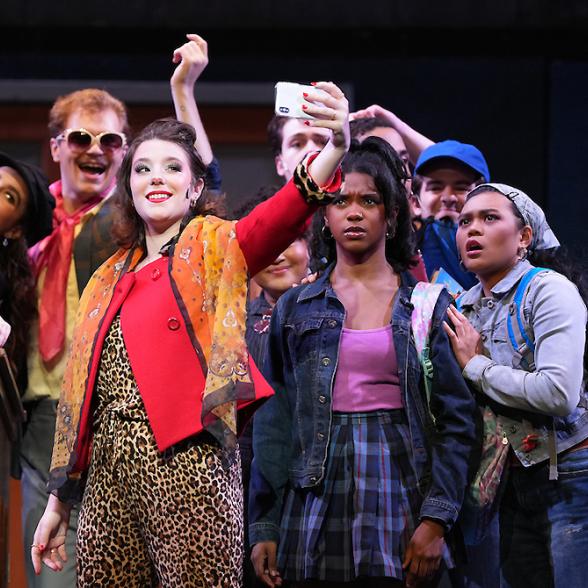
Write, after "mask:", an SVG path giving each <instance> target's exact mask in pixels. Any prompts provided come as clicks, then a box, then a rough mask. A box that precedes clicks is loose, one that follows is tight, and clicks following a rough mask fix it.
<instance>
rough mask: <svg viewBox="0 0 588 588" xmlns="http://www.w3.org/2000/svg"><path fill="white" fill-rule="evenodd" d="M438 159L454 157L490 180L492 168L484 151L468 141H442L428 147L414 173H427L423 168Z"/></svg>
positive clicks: (419, 159) (486, 180)
mask: <svg viewBox="0 0 588 588" xmlns="http://www.w3.org/2000/svg"><path fill="white" fill-rule="evenodd" d="M436 159H454V160H455V161H459V162H460V163H463V164H464V165H465V166H467V167H469V168H471V169H472V170H473V171H474V172H475V173H476V174H477V175H480V176H482V178H483V179H484V181H485V182H489V181H490V170H489V169H488V164H487V163H486V160H485V159H484V156H483V155H482V152H481V151H480V150H479V149H478V148H477V147H474V146H473V145H469V144H468V143H460V142H459V141H453V140H451V139H450V140H448V141H441V142H440V143H435V144H434V145H431V146H430V147H427V149H425V150H424V151H423V152H422V153H421V154H420V156H419V158H418V160H417V163H416V166H415V168H414V173H415V174H419V175H426V174H423V173H422V170H423V168H426V167H428V166H429V164H430V163H431V162H433V161H435V160H436Z"/></svg>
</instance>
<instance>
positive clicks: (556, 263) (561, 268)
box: [466, 186, 588, 379]
mask: <svg viewBox="0 0 588 588" xmlns="http://www.w3.org/2000/svg"><path fill="white" fill-rule="evenodd" d="M483 192H496V193H497V194H501V195H502V196H504V194H502V192H501V191H500V190H497V189H496V188H493V187H492V186H480V187H479V188H474V189H473V190H472V191H471V192H470V193H469V194H468V196H467V198H466V202H467V201H468V200H470V199H471V198H473V197H474V196H477V195H478V194H482V193H483ZM504 197H505V198H506V196H504ZM509 202H510V206H511V210H512V212H513V214H514V216H515V218H516V219H517V225H518V228H519V229H522V228H523V227H524V226H526V224H527V223H526V222H525V219H524V218H523V215H522V214H521V213H520V211H519V209H518V208H517V207H516V206H515V203H514V202H513V201H512V200H509ZM527 259H528V261H529V262H530V263H531V264H532V265H534V266H535V267H544V268H547V269H551V270H553V271H555V272H557V273H558V274H561V275H562V276H564V277H566V278H567V279H568V280H570V282H572V283H573V284H575V285H576V287H577V288H578V292H579V293H580V296H581V298H582V300H583V301H584V304H585V305H586V306H588V270H587V268H586V264H585V262H581V261H580V260H578V259H576V258H575V257H573V256H572V255H571V254H570V252H569V251H568V249H567V247H565V246H564V245H562V246H560V247H555V248H552V249H535V250H530V251H529V254H528V256H527ZM586 333H587V337H586V343H585V346H584V378H585V379H586V377H587V376H588V327H587V330H586Z"/></svg>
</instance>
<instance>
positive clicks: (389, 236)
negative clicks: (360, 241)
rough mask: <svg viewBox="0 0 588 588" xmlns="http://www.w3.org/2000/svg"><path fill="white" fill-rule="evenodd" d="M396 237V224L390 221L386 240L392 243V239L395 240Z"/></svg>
mask: <svg viewBox="0 0 588 588" xmlns="http://www.w3.org/2000/svg"><path fill="white" fill-rule="evenodd" d="M395 235H396V223H395V222H394V223H393V222H391V221H389V222H388V230H387V231H386V240H387V241H390V239H394V237H395Z"/></svg>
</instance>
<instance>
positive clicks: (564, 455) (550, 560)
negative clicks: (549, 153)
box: [445, 184, 588, 588]
mask: <svg viewBox="0 0 588 588" xmlns="http://www.w3.org/2000/svg"><path fill="white" fill-rule="evenodd" d="M458 222H459V228H458V230H457V246H458V250H459V253H460V255H461V258H462V260H463V263H464V265H465V267H466V268H467V269H468V270H469V271H471V272H473V273H474V274H475V275H476V277H477V278H478V280H479V283H478V284H476V285H475V286H473V287H472V288H471V289H470V290H468V291H467V292H466V293H464V294H463V295H462V296H461V297H460V299H459V304H460V307H461V309H462V312H461V313H460V312H459V311H457V310H455V309H450V312H449V324H448V325H446V326H445V331H446V333H447V335H448V337H449V339H450V341H451V344H452V347H453V349H454V351H455V355H456V357H457V360H458V362H459V365H460V367H461V368H462V370H463V374H464V377H465V378H466V380H467V381H468V382H469V383H470V384H471V385H472V386H473V387H474V388H475V389H476V391H477V392H478V393H479V395H478V399H479V402H480V404H481V405H482V406H486V407H488V408H489V409H491V410H492V411H493V413H494V414H495V415H496V419H497V426H498V428H497V429H496V432H497V434H499V435H500V436H501V437H502V442H503V443H506V445H507V446H508V448H509V449H508V451H509V454H508V457H507V459H506V463H505V466H506V467H505V474H504V477H505V478H506V479H503V480H502V482H501V483H502V486H503V488H502V493H501V495H502V499H501V501H500V504H499V516H500V572H501V576H502V578H501V586H507V587H512V588H523V587H525V588H526V587H528V586H533V587H534V588H535V587H536V588H543V587H545V588H547V587H551V586H555V587H556V588H562V587H564V586H565V587H567V588H580V587H583V586H585V585H586V577H587V575H588V560H587V559H586V550H587V549H588V395H587V392H586V378H585V375H586V367H587V361H588V355H587V354H586V347H585V343H586V317H587V312H586V300H587V299H588V289H587V282H586V275H585V273H584V272H583V271H582V268H581V267H579V266H578V265H577V264H576V263H574V262H571V261H570V260H569V259H568V258H567V256H566V255H565V253H564V252H563V251H562V249H561V247H560V244H559V241H558V240H557V238H556V237H555V235H554V234H553V231H552V230H551V228H550V226H549V224H548V222H547V219H546V218H545V214H544V213H543V211H542V210H541V208H540V207H539V206H538V205H537V204H536V203H535V202H534V201H533V200H532V199H531V198H530V197H529V196H527V195H526V194H525V193H524V192H523V191H522V190H520V189H518V188H514V187H512V186H507V185H505V184H482V185H480V186H478V187H477V188H475V189H474V190H473V191H471V192H470V193H469V194H468V195H467V197H466V199H465V204H464V205H463V207H462V209H461V212H460V215H459V219H458ZM535 268H542V269H540V270H539V271H536V272H534V273H530V272H531V271H533V270H534V269H535ZM517 291H518V292H520V298H519V300H518V301H517V300H516V299H517V296H516V294H517ZM462 313H463V314H462ZM509 324H510V325H512V329H511V328H510V327H509ZM450 325H451V326H450ZM496 500H500V493H499V495H498V498H497V499H496Z"/></svg>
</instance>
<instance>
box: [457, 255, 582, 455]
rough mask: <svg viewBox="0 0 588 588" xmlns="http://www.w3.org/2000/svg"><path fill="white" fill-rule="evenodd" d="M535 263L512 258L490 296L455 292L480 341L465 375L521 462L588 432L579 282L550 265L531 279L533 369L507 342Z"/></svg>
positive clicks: (476, 290)
mask: <svg viewBox="0 0 588 588" xmlns="http://www.w3.org/2000/svg"><path fill="white" fill-rule="evenodd" d="M532 267H533V266H532V265H531V264H530V263H529V262H528V261H521V262H519V263H517V265H516V266H515V267H514V268H513V269H512V270H511V271H510V273H509V274H508V275H507V276H506V277H504V278H503V279H502V280H501V281H500V282H498V284H496V285H495V286H494V287H493V288H492V290H491V296H489V297H484V292H483V290H482V286H481V285H480V284H478V285H476V286H474V287H473V288H472V289H470V290H468V291H467V292H466V293H465V294H463V295H462V296H461V298H460V305H461V308H462V312H463V313H464V315H465V316H466V317H467V318H468V320H469V321H470V322H471V323H472V325H473V326H474V328H475V329H476V331H478V332H479V333H480V334H481V338H482V344H483V355H482V354H481V355H476V356H474V357H473V358H472V359H471V360H470V361H469V362H468V363H467V365H466V366H465V368H464V370H463V374H464V376H465V378H466V379H467V380H469V381H470V382H471V383H472V384H473V385H474V386H475V387H476V388H477V390H478V391H480V392H482V393H483V394H484V395H485V396H486V398H485V399H484V398H483V399H484V400H487V399H489V402H488V404H489V405H490V406H491V408H493V409H494V411H495V412H496V414H497V415H498V418H499V421H501V424H502V427H503V430H504V433H505V434H506V436H507V438H508V440H509V442H510V444H511V446H512V448H513V450H514V452H515V454H516V456H517V457H518V459H519V461H520V462H521V463H522V464H523V465H524V466H531V465H533V464H536V463H539V462H542V461H544V460H547V459H548V458H549V457H552V458H553V457H555V454H557V453H561V452H562V451H565V450H566V449H569V448H571V447H573V446H574V445H576V444H577V443H579V442H580V441H583V440H584V439H586V438H587V437H588V411H587V408H588V402H587V400H588V398H587V396H586V390H585V387H584V385H583V376H584V370H583V365H584V342H585V337H586V306H585V305H584V302H583V301H582V298H581V297H580V294H579V292H578V289H577V288H576V286H575V285H574V284H572V283H571V282H570V281H569V280H567V279H566V278H565V277H564V276H562V275H561V274H558V273H556V272H553V271H549V272H542V273H539V274H538V275H537V276H536V277H535V278H534V279H533V280H532V281H531V282H530V284H529V287H528V290H527V295H526V296H525V298H524V300H523V318H524V322H525V323H527V330H528V334H529V335H530V337H531V339H533V340H534V342H535V353H534V361H535V370H534V371H532V372H530V371H528V369H527V370H526V369H525V367H524V364H523V363H522V362H521V360H522V356H521V355H520V354H519V353H518V352H516V351H515V350H514V349H513V347H512V345H511V343H510V341H509V337H508V333H507V316H508V314H509V312H510V313H511V314H514V312H515V309H514V305H513V304H512V300H513V296H514V292H515V290H516V287H517V285H518V283H519V281H520V280H521V278H522V277H523V275H524V274H525V273H526V272H527V271H528V270H529V269H531V268H532ZM513 319H514V320H516V317H513ZM553 431H555V435H552V432H553ZM528 435H536V436H537V437H536V438H535V439H536V441H535V443H533V444H531V445H529V444H528V443H525V442H524V441H523V440H524V439H525V438H526V437H527V436H528ZM550 438H551V440H554V441H555V443H554V444H553V446H552V447H550V443H551V440H550Z"/></svg>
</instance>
